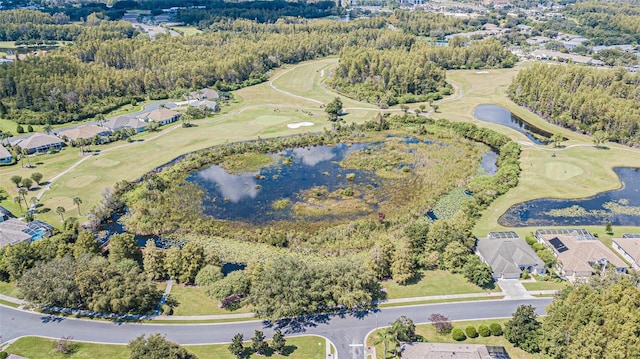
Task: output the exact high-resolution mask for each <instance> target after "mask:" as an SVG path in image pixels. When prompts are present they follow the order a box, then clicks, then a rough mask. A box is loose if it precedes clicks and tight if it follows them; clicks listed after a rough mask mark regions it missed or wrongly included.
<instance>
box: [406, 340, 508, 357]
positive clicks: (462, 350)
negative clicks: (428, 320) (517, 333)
mask: <svg viewBox="0 0 640 359" xmlns="http://www.w3.org/2000/svg"><path fill="white" fill-rule="evenodd" d="M400 351H401V357H402V358H403V359H510V358H511V357H510V356H509V353H508V352H507V350H506V349H505V348H504V347H500V346H489V345H483V344H462V343H460V344H448V343H401V344H400Z"/></svg>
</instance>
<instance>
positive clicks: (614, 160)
mask: <svg viewBox="0 0 640 359" xmlns="http://www.w3.org/2000/svg"><path fill="white" fill-rule="evenodd" d="M529 66H531V63H528V62H524V63H522V64H520V65H519V66H518V67H516V68H513V69H497V70H489V71H488V73H484V72H482V73H479V72H476V71H471V70H464V71H463V70H460V71H449V72H448V73H447V77H448V78H449V79H450V80H451V81H453V82H454V83H455V84H456V85H457V86H458V87H459V89H461V91H462V96H461V97H460V98H459V99H456V98H455V95H454V96H453V97H452V99H451V100H449V101H446V100H445V101H442V103H441V105H440V110H439V113H438V114H433V117H437V118H447V119H451V120H456V121H467V122H473V123H475V124H477V125H480V126H486V127H489V128H491V129H493V130H496V131H497V132H500V133H504V134H506V135H508V136H509V137H511V138H512V139H513V140H515V141H521V142H523V143H529V144H530V141H529V140H528V139H527V138H526V137H525V136H524V135H523V134H520V133H518V132H516V131H515V130H512V129H509V128H506V127H504V126H500V125H495V124H490V123H485V122H481V121H478V120H476V119H474V118H473V110H474V108H475V107H476V106H478V105H481V104H497V105H500V106H502V107H504V108H506V109H508V110H510V111H511V112H513V113H514V114H516V115H518V116H519V117H521V118H522V119H524V120H525V121H527V122H529V123H531V124H532V125H534V126H536V127H539V128H541V129H543V130H546V131H548V132H550V133H561V134H562V135H563V136H564V137H565V138H567V141H564V142H563V143H562V145H563V146H565V147H563V148H554V147H553V145H547V146H538V145H535V146H534V145H524V144H523V145H522V155H521V158H520V161H521V167H522V173H521V175H520V183H519V184H518V186H517V187H516V188H514V189H511V190H510V191H509V192H508V193H507V194H505V195H503V196H501V197H499V198H498V199H497V200H496V201H495V202H493V203H492V205H491V206H490V207H489V208H488V209H487V211H485V213H484V215H483V216H482V218H481V219H480V220H479V221H478V223H477V225H476V227H475V230H474V232H475V234H476V235H478V236H485V235H486V234H487V233H488V232H490V231H495V230H506V229H510V230H515V231H516V232H518V234H520V235H521V236H524V235H525V234H527V233H529V232H532V231H535V229H537V227H536V228H534V227H526V228H507V227H503V226H500V225H498V224H497V222H498V218H499V217H500V216H501V215H502V214H503V213H504V212H505V211H506V210H507V209H508V208H509V207H511V206H512V205H514V204H517V203H520V202H524V201H528V200H531V199H536V198H547V197H551V198H583V197H588V196H592V195H595V194H596V193H599V192H603V191H608V190H614V189H617V188H619V187H620V186H621V183H620V181H619V180H618V178H617V176H616V175H615V173H614V172H613V170H612V169H613V168H614V167H619V166H627V167H640V150H638V149H633V148H629V147H625V146H620V145H617V144H612V143H610V144H608V146H609V148H608V149H596V148H595V146H593V141H592V139H591V138H590V137H589V136H586V135H583V134H580V133H576V132H572V131H570V130H568V129H564V128H561V127H558V126H555V125H552V124H550V123H548V122H546V121H545V120H543V119H541V118H540V117H539V116H537V115H536V114H534V113H532V112H530V111H528V110H527V109H525V108H522V107H520V106H518V105H516V104H515V103H514V102H512V101H511V100H509V98H508V97H507V95H506V93H505V91H506V89H507V87H508V86H509V84H510V83H511V79H512V78H513V76H515V75H516V74H517V72H518V70H519V68H522V67H529ZM458 91H459V90H458ZM572 146H576V147H572ZM552 153H555V154H556V156H555V157H552V156H551V155H552ZM588 228H592V227H588ZM627 229H628V230H629V231H630V232H640V228H639V227H627ZM598 231H599V232H604V228H602V229H598ZM616 232H620V231H619V230H616ZM620 233H622V232H620ZM605 243H606V242H605Z"/></svg>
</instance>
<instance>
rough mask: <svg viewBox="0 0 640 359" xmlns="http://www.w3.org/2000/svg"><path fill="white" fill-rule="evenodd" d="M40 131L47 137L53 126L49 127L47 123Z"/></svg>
mask: <svg viewBox="0 0 640 359" xmlns="http://www.w3.org/2000/svg"><path fill="white" fill-rule="evenodd" d="M42 130H43V131H44V132H46V133H47V135H48V134H50V133H51V131H53V126H51V124H50V123H47V124H46V125H44V126H42Z"/></svg>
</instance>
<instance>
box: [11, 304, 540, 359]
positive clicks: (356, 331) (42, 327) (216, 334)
mask: <svg viewBox="0 0 640 359" xmlns="http://www.w3.org/2000/svg"><path fill="white" fill-rule="evenodd" d="M551 300H552V299H551V298H537V299H528V300H488V301H474V302H457V303H443V304H427V305H415V306H406V307H395V308H382V309H376V310H371V311H359V312H347V313H344V314H332V315H324V314H323V315H313V316H307V317H302V318H296V319H293V320H290V321H288V322H286V323H285V322H283V323H278V324H277V325H276V326H271V327H270V326H267V325H266V324H265V323H264V322H263V321H250V322H236V323H218V324H138V323H114V322H104V321H92V320H82V319H72V318H64V317H58V316H53V315H46V314H41V313H34V312H27V311H22V310H18V309H14V308H10V307H6V306H0V338H1V339H2V342H3V343H4V342H6V341H9V340H12V339H16V338H19V337H22V336H27V335H36V336H43V337H50V338H61V337H63V336H69V337H72V338H73V340H78V341H89V342H98V343H113V344H124V343H127V342H129V341H130V340H131V339H133V338H135V337H137V336H139V335H140V334H152V333H157V332H159V333H162V334H164V335H166V336H167V338H168V339H169V340H172V341H176V342H178V343H180V344H209V343H225V342H229V341H230V340H231V338H232V337H233V336H234V335H235V334H236V333H242V334H243V335H244V337H245V338H251V337H252V336H253V331H254V330H256V329H259V330H262V331H264V333H265V335H266V336H267V337H271V336H272V335H273V331H274V330H275V329H277V328H280V329H282V331H283V332H284V333H286V334H287V335H300V334H315V335H320V336H323V337H326V338H327V339H329V340H330V341H332V342H333V344H334V345H335V346H336V350H337V354H338V355H337V357H339V358H342V359H345V358H354V359H356V358H357V359H362V358H363V357H364V346H363V345H362V344H363V342H364V340H365V337H366V335H367V334H368V333H369V332H370V331H371V330H373V329H374V328H376V327H380V326H386V325H388V324H389V323H390V322H393V321H394V320H395V319H396V318H398V317H399V316H401V315H406V316H408V317H410V318H412V319H413V320H414V321H415V322H416V323H422V322H426V321H427V317H428V316H429V315H430V314H431V313H441V314H444V315H446V316H447V317H449V319H451V320H470V319H485V318H504V317H510V316H511V315H512V313H513V312H514V311H515V309H516V307H517V306H518V305H521V304H531V305H533V306H535V307H536V308H537V312H538V314H544V313H545V310H544V308H545V307H546V306H547V305H549V303H551Z"/></svg>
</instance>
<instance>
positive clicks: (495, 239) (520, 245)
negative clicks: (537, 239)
mask: <svg viewBox="0 0 640 359" xmlns="http://www.w3.org/2000/svg"><path fill="white" fill-rule="evenodd" d="M502 233H503V232H492V233H489V236H488V237H487V238H479V239H478V245H477V250H478V252H479V253H480V255H481V256H482V258H484V260H485V261H486V262H487V264H489V266H491V269H493V273H494V274H495V275H496V276H497V277H500V276H501V275H502V274H503V273H505V274H507V273H508V274H516V273H517V274H519V273H521V270H520V267H524V266H526V267H529V266H534V267H535V268H536V269H538V270H542V269H544V262H543V261H542V259H540V257H538V255H537V254H536V253H535V252H534V251H533V249H531V247H529V245H528V244H527V242H525V241H524V239H522V238H520V237H518V236H517V235H515V233H514V235H509V236H504V235H501V234H502ZM508 233H513V232H508Z"/></svg>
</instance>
